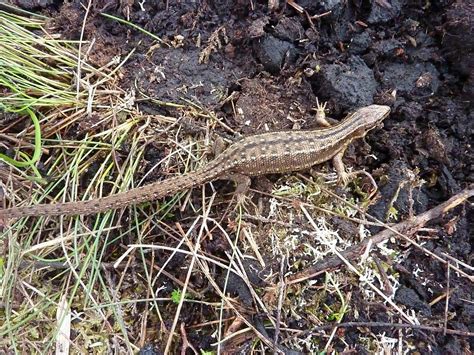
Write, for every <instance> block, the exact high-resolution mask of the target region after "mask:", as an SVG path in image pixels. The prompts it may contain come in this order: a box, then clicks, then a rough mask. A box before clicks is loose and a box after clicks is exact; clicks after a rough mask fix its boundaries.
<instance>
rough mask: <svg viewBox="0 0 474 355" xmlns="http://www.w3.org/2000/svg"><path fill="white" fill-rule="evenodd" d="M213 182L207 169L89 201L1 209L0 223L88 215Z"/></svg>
mask: <svg viewBox="0 0 474 355" xmlns="http://www.w3.org/2000/svg"><path fill="white" fill-rule="evenodd" d="M208 181H210V179H209V174H208V173H207V172H204V173H203V172H190V173H188V174H185V175H181V176H175V177H172V178H169V179H166V180H163V181H158V182H155V183H152V184H148V185H145V186H142V187H138V188H135V189H132V190H129V191H126V192H121V193H118V194H115V195H110V196H106V197H102V198H100V199H93V200H88V201H77V202H65V203H51V204H39V205H33V206H24V207H13V208H8V209H0V223H1V221H2V220H3V221H6V220H7V219H10V218H21V217H26V216H68V215H89V214H95V213H99V212H103V211H107V210H111V209H118V208H123V207H125V206H128V205H131V204H137V203H140V202H145V201H152V200H156V199H159V198H162V197H165V196H168V195H173V194H175V193H177V192H179V191H181V190H185V189H189V188H191V187H194V186H197V185H201V184H203V183H206V182H208Z"/></svg>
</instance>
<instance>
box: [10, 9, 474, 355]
mask: <svg viewBox="0 0 474 355" xmlns="http://www.w3.org/2000/svg"><path fill="white" fill-rule="evenodd" d="M14 2H15V3H16V5H17V6H19V7H22V8H24V9H28V10H30V11H36V12H41V13H43V14H46V15H48V16H50V17H51V18H53V19H54V20H53V21H52V22H51V23H50V26H51V28H54V30H55V31H56V32H61V33H62V35H63V36H64V38H68V39H79V36H80V33H81V27H82V22H83V19H84V15H85V10H84V7H83V6H82V5H81V4H80V3H79V2H78V1H71V2H66V3H63V2H61V1H27V0H21V1H20V0H18V1H14ZM141 3H142V5H139V2H133V1H128V2H127V1H93V2H92V8H91V9H90V12H89V14H88V18H87V22H86V27H85V33H84V38H85V39H87V40H91V39H93V38H94V39H95V45H94V48H93V50H92V51H91V53H90V56H89V60H90V61H91V62H92V63H94V64H96V65H97V66H100V65H103V64H104V63H106V62H108V61H109V60H110V59H111V58H112V57H113V56H121V57H122V58H123V57H124V56H125V55H127V54H128V53H129V52H130V51H131V50H132V49H135V52H134V54H133V55H132V56H131V57H130V59H129V60H128V62H127V63H126V64H125V66H124V67H123V69H122V78H123V79H122V82H121V84H120V86H121V87H122V88H124V89H127V88H129V89H132V88H135V90H136V92H137V93H140V94H143V96H145V95H146V97H149V98H153V99H156V100H160V101H161V102H173V103H183V102H185V100H190V101H192V102H196V103H199V105H201V107H204V108H205V109H206V110H209V111H213V112H215V114H216V115H217V117H219V118H220V119H222V120H223V122H225V124H226V125H227V127H229V128H230V129H225V128H222V127H219V128H216V132H215V133H216V134H217V135H221V136H225V137H230V136H234V134H233V132H237V133H240V134H252V133H255V132H261V131H263V130H265V129H269V130H279V129H283V128H286V129H288V128H295V127H296V128H312V127H315V126H317V124H316V123H315V120H314V112H315V111H314V108H315V106H316V98H318V99H319V101H320V102H322V101H327V102H328V104H327V110H328V112H330V114H331V116H332V117H334V118H337V119H339V118H341V117H343V115H344V114H345V113H346V112H349V111H350V110H352V109H354V108H357V107H360V106H364V105H369V104H372V103H377V104H386V105H390V106H391V108H392V113H391V115H390V117H389V118H388V119H386V121H385V125H384V128H383V129H381V130H378V131H377V132H376V133H374V134H369V135H368V137H367V139H366V143H363V142H360V143H358V144H355V147H352V148H351V149H350V150H349V152H348V154H347V157H346V158H345V161H346V162H347V164H348V165H349V166H357V167H358V168H360V169H362V168H364V169H366V170H367V171H370V172H372V173H373V175H374V177H375V178H376V179H377V181H378V182H379V187H380V191H379V194H380V195H379V198H378V201H377V203H375V204H373V205H372V206H371V207H370V209H369V212H370V213H372V214H373V215H374V216H376V217H378V218H380V219H384V220H386V217H387V213H388V212H389V209H390V208H395V209H396V210H397V211H398V216H397V219H398V220H404V219H406V218H408V217H409V216H410V214H411V213H414V214H417V213H420V212H423V211H426V210H427V209H429V208H432V207H433V206H436V205H438V204H439V203H441V202H443V201H445V200H447V199H448V198H449V197H451V196H452V195H453V194H455V193H457V192H459V191H460V190H461V189H463V188H465V187H467V186H468V185H469V184H472V183H473V182H474V169H473V151H472V142H473V133H474V109H473V105H472V99H473V97H474V56H473V53H474V33H473V28H474V16H473V14H474V4H473V3H470V2H468V1H454V2H453V1H446V0H435V1H406V0H392V1H384V0H380V1H363V0H353V1H349V2H347V1H340V0H333V1H310V0H298V1H296V4H297V5H299V7H300V8H301V9H302V11H301V12H299V11H297V7H296V6H292V5H291V4H295V3H294V2H290V1H288V2H284V1H280V2H278V1H277V2H276V3H279V5H280V6H279V8H277V9H273V10H270V9H269V8H268V6H267V5H268V3H270V2H267V1H246V0H238V1H229V0H205V1H195V2H192V1H146V2H145V1H144V2H141ZM100 12H106V13H108V14H112V15H115V16H117V17H122V18H123V17H125V16H128V17H129V20H130V22H132V23H134V24H136V25H138V26H140V27H142V28H144V29H146V30H147V31H149V32H152V33H153V34H155V35H157V36H159V37H160V38H161V39H162V40H164V41H166V42H167V43H172V46H171V47H167V46H164V45H160V46H158V45H157V42H156V41H155V40H154V39H152V38H150V37H149V36H147V35H146V34H144V33H141V32H139V31H137V30H134V29H132V28H131V27H129V26H126V25H124V24H119V23H117V22H115V21H112V20H109V19H106V18H104V17H102V16H101V15H100ZM319 15H321V16H319ZM139 108H140V110H142V111H143V112H146V113H149V114H163V115H167V116H173V115H176V109H175V108H173V107H170V106H166V105H160V104H156V102H154V101H152V100H146V99H143V100H141V101H139ZM196 124H197V125H198V126H199V124H200V123H199V122H197V123H196ZM198 128H199V127H198ZM156 154H161V153H159V152H158V153H157V152H156V151H154V150H153V147H150V151H149V152H147V154H146V155H145V156H146V157H149V158H150V161H151V162H152V161H153V160H154V159H153V158H152V157H153V156H155V155H156ZM374 156H376V157H377V158H376V159H374V158H373V157H374ZM155 159H157V158H155ZM413 175H416V180H417V181H421V180H424V183H423V184H419V185H417V186H415V188H414V186H413V184H410V183H406V182H407V181H408V182H409V181H412V182H413ZM269 179H270V180H271V181H272V182H276V181H277V179H278V177H269ZM262 181H263V183H265V180H262V179H258V181H257V182H255V181H254V184H257V185H261V184H262ZM267 185H268V184H267ZM218 186H220V187H221V188H222V189H223V190H222V191H224V190H225V191H227V188H228V187H229V186H228V185H227V184H225V183H223V184H222V185H218ZM229 189H230V188H229ZM395 195H396V196H397V198H396V199H395V202H394V203H393V205H392V204H391V201H393V200H394V196H395ZM264 201H266V200H264ZM264 203H265V202H264ZM264 208H268V207H264ZM472 212H473V211H472V208H470V207H469V206H468V205H464V206H462V207H458V208H456V209H455V210H454V211H452V212H451V213H449V214H447V215H446V216H444V217H443V218H440V219H439V220H436V221H434V223H431V224H430V225H429V227H430V228H431V229H430V230H429V231H427V232H421V233H420V235H419V236H418V238H420V240H421V241H422V242H423V243H424V247H425V248H427V249H429V250H430V251H433V252H435V253H436V254H438V255H443V253H446V254H449V255H451V256H452V257H454V258H457V259H459V260H461V261H463V262H465V263H467V264H471V265H472V255H473V254H472V234H473V233H472V223H473V222H472V221H473V218H472ZM180 213H181V212H180ZM180 213H177V218H186V216H189V215H190V214H192V211H182V214H180ZM215 213H216V216H218V215H219V213H218V211H215ZM453 220H454V221H455V222H454V223H455V227H453V228H448V226H450V225H452V223H453ZM333 222H334V224H335V225H336V226H337V227H338V228H339V229H341V230H342V231H343V233H347V234H349V235H350V234H351V233H354V228H353V227H352V226H347V225H344V223H343V222H337V221H333ZM296 223H299V222H298V221H296ZM450 223H451V224H450ZM229 230H231V226H230V225H229ZM448 230H449V232H447V231H448ZM260 232H261V236H262V238H263V237H264V236H265V234H266V231H265V225H262V227H261V231H260ZM373 232H376V230H375V229H374V230H373ZM157 242H158V239H157ZM309 242H311V243H313V244H314V243H317V241H314V240H312V241H309ZM219 243H221V244H219ZM267 243H268V241H267ZM392 247H393V248H395V249H397V250H399V251H400V252H401V253H402V254H403V255H404V258H403V259H402V260H401V261H400V262H399V263H395V264H394V265H393V267H394V269H395V270H396V271H397V273H398V278H399V279H398V282H399V283H400V286H399V288H398V290H397V292H396V294H395V297H394V302H395V303H397V305H399V306H400V307H406V308H407V309H411V310H414V312H415V314H416V316H417V317H418V319H420V320H421V321H422V323H423V324H428V325H435V326H441V327H442V324H443V320H444V319H445V317H446V316H448V320H447V327H448V328H452V329H458V330H464V331H471V332H472V331H474V326H473V324H474V323H473V321H472V319H473V318H472V317H473V315H474V306H473V303H472V283H470V282H467V281H466V279H465V278H463V277H461V276H459V275H457V274H456V273H455V272H451V273H450V279H449V289H450V292H451V296H450V299H449V306H448V315H446V314H445V305H446V304H445V300H444V299H443V301H442V302H435V303H433V302H432V301H433V300H434V299H435V298H436V297H437V296H439V295H441V294H443V292H446V290H447V287H448V286H447V285H448V279H447V277H448V276H447V275H448V273H447V269H446V267H445V266H444V265H442V264H440V263H439V262H437V261H435V260H433V259H432V258H431V257H429V256H427V255H424V254H422V253H420V252H419V251H416V250H414V249H413V247H411V246H409V245H405V244H403V243H399V242H396V241H392ZM204 248H205V249H206V250H207V251H208V252H209V253H211V254H213V255H218V256H221V257H225V255H226V254H225V252H226V248H227V247H226V244H225V243H224V242H222V239H221V238H216V240H215V241H213V242H210V241H208V242H206V244H205V246H204ZM262 250H263V251H262V253H265V249H262ZM263 257H264V258H265V260H268V265H269V266H271V267H272V268H273V270H275V268H277V269H276V270H278V267H279V260H274V259H273V257H272V255H271V254H267V255H263ZM157 260H158V258H157ZM109 261H111V262H113V259H112V258H111V260H109ZM173 262H174V263H176V264H175V265H168V268H169V269H170V270H176V273H175V275H174V276H175V277H177V278H180V279H184V277H185V276H186V275H185V274H180V272H179V267H178V266H179V265H180V263H182V262H184V259H182V260H179V259H178V258H175V259H173ZM245 267H246V268H247V269H248V270H249V274H250V275H253V276H254V279H253V280H251V281H252V282H253V283H254V286H255V287H264V286H265V285H266V286H265V287H269V284H268V280H267V283H266V284H265V283H262V281H261V280H262V279H263V278H264V276H262V274H265V272H267V273H268V272H269V270H266V271H265V270H260V272H261V273H262V274H258V275H257V274H256V273H255V271H254V270H255V269H258V267H257V266H255V265H254V267H252V265H251V264H250V263H249V265H246V266H245ZM215 272H216V281H217V282H218V283H219V284H222V285H223V283H224V276H225V274H222V275H220V274H219V273H220V271H215ZM323 279H324V278H321V277H318V278H316V279H315V280H314V281H315V282H317V283H321V282H322V281H324V280H323ZM201 281H202V288H203V289H205V288H206V287H207V286H208V285H207V283H206V282H205V280H201ZM193 282H194V286H195V287H199V285H200V283H199V282H200V281H199V276H196V279H195V280H193ZM272 282H273V286H275V285H276V283H277V282H278V277H277V278H274V279H273V281H272ZM168 283H169V281H168ZM228 283H229V285H230V286H229V292H230V293H231V294H232V295H233V296H234V297H235V300H236V302H237V303H238V304H239V307H241V308H242V309H241V311H242V312H244V313H245V312H248V313H247V314H249V315H250V316H249V319H252V320H253V322H254V323H253V325H254V327H256V328H257V329H259V330H262V331H263V332H265V333H267V334H268V336H269V338H270V339H273V336H274V334H273V333H272V332H270V331H269V330H268V328H266V329H267V330H265V328H264V327H263V325H264V324H266V321H267V319H264V318H263V319H262V318H260V316H259V315H258V314H253V313H252V307H254V306H255V305H254V304H253V298H252V295H251V294H250V293H249V290H248V288H247V287H246V286H245V284H244V283H242V282H241V281H240V280H238V279H237V277H235V280H234V279H231V280H228ZM270 284H271V282H270ZM167 287H169V288H170V289H173V286H172V285H168V286H167ZM347 287H349V286H348V285H347ZM293 292H296V291H295V290H293ZM311 292H316V289H313V290H312V291H311ZM313 296H314V295H313ZM313 296H311V297H313ZM286 297H299V296H298V295H297V294H296V293H295V294H287V295H286ZM305 297H309V298H308V299H311V297H310V296H305ZM314 297H316V296H314ZM325 297H328V298H327V299H325V300H324V302H322V303H320V306H321V305H322V304H323V303H325V304H330V303H331V299H330V297H329V296H328V295H326V296H325ZM331 297H336V296H334V295H332V296H331ZM209 298H210V299H214V300H216V299H218V295H215V294H214V295H212V294H211V295H209ZM332 301H333V302H335V301H337V298H334V299H333V300H332ZM272 302H274V301H272ZM184 307H185V308H184V309H183V311H182V313H183V317H182V318H181V319H180V321H182V322H184V323H185V324H201V323H204V322H205V321H206V319H207V318H206V316H207V315H208V313H209V312H210V309H206V308H205V307H204V308H203V307H198V306H192V304H186V305H185V306H184ZM350 308H351V310H350V311H349V312H348V313H347V314H346V316H345V318H344V321H371V322H377V321H380V322H393V323H398V322H399V319H398V318H397V316H396V315H395V314H394V313H393V312H391V311H389V310H388V309H387V305H385V304H383V303H380V304H373V303H368V302H367V301H366V300H365V299H364V295H363V294H362V293H357V292H356V291H354V296H353V298H352V300H351V306H350ZM244 309H245V310H244ZM164 312H166V309H165V310H164ZM170 312H172V311H170ZM206 312H207V313H206ZM173 314H174V313H171V314H170V315H168V316H166V314H165V318H168V319H172V317H173ZM286 321H287V324H286V325H285V327H288V328H293V329H299V330H302V331H306V330H308V329H310V328H311V327H314V326H315V324H312V323H311V322H310V321H309V320H308V319H298V318H296V317H295V318H294V319H291V318H287V319H286ZM156 322H157V320H156V319H155V320H150V321H149V323H148V326H149V327H150V328H153V327H159V325H157V324H158V323H156ZM440 324H441V325H440ZM209 329H210V328H206V327H203V328H202V329H200V328H196V327H193V328H191V329H189V330H188V331H187V336H188V341H189V342H190V343H192V344H193V345H194V346H195V347H196V348H200V349H212V347H211V346H210V344H211V343H213V342H214V341H215V339H214V338H212V337H211V334H210V333H209V332H210V330H209ZM371 331H372V332H374V333H377V332H378V333H380V334H382V333H385V336H386V337H388V338H394V339H397V338H398V337H399V336H401V333H400V330H398V329H393V328H375V329H371ZM148 334H149V335H150V336H149V338H148V339H147V341H148V343H147V345H146V346H145V347H144V348H143V349H142V353H143V354H152V353H159V352H160V351H162V350H163V349H164V345H163V343H162V342H161V341H160V339H159V338H158V336H157V337H156V338H155V337H153V335H154V334H155V335H157V334H156V332H152V331H150V332H149V333H148ZM327 334H329V333H327ZM367 334H368V330H367V329H366V328H352V329H351V330H346V331H345V332H339V333H338V336H336V338H335V339H334V341H333V344H332V349H333V350H334V351H337V352H343V351H356V352H358V353H359V352H360V353H369V352H372V351H374V349H371V348H369V347H368V346H367V345H366V343H364V340H363V339H364V337H365V336H367ZM289 335H291V334H289ZM289 335H288V334H285V336H289ZM320 335H321V334H320V333H314V334H313V335H312V337H313V338H312V341H313V342H315V343H320V344H325V342H326V340H327V338H325V339H326V340H324V339H323V338H319V337H320ZM403 336H404V337H406V339H407V340H406V341H407V342H408V343H409V344H410V346H411V347H412V349H413V350H412V351H413V352H414V353H417V352H418V353H435V354H436V353H445V352H448V353H450V354H462V353H469V352H470V351H472V346H473V345H474V343H472V339H473V338H470V339H471V341H469V338H467V337H462V336H457V335H443V334H442V333H430V332H429V331H411V332H410V331H408V332H406V331H403ZM251 341H252V340H251V339H248V340H247V341H243V342H242V344H240V346H239V347H238V348H236V349H234V350H235V352H237V351H239V352H241V353H246V352H247V351H249V349H250V348H249V346H250V343H251ZM282 349H285V352H287V353H297V352H296V351H297V350H298V351H301V352H302V353H307V352H310V351H311V350H310V348H309V347H304V346H303V347H302V348H300V349H295V348H293V347H292V346H290V345H288V344H287V345H282ZM319 349H320V351H321V350H322V348H319ZM230 352H232V351H229V353H230Z"/></svg>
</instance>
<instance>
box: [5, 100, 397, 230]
mask: <svg viewBox="0 0 474 355" xmlns="http://www.w3.org/2000/svg"><path fill="white" fill-rule="evenodd" d="M389 113H390V107H388V106H381V105H371V106H367V107H363V108H360V109H358V110H357V111H355V112H354V113H352V114H350V115H348V116H347V117H346V118H345V119H344V120H343V121H342V122H341V123H339V124H336V125H334V126H331V127H327V128H323V129H317V130H310V131H298V130H290V131H280V132H269V133H262V134H256V135H253V136H249V137H245V138H243V139H242V140H240V141H238V142H236V143H234V144H231V145H230V146H229V147H228V148H227V149H226V150H224V152H222V153H221V154H220V155H218V156H217V157H216V158H215V159H214V160H212V161H210V162H209V163H208V164H207V165H205V166H204V167H203V168H201V169H199V170H196V171H193V172H190V173H187V174H184V175H181V176H175V177H172V178H170V179H167V180H164V181H159V182H155V183H152V184H149V185H145V186H142V187H138V188H135V189H131V190H129V191H126V192H122V193H118V194H115V195H110V196H107V197H102V198H98V199H93V200H88V201H77V202H66V203H54V204H40V205H34V206H23V207H13V208H8V209H2V210H0V221H2V220H3V221H6V219H8V218H19V217H25V216H56V215H88V214H93V213H99V212H103V211H106V210H110V209H117V208H122V207H125V206H128V205H131V204H137V203H140V202H144V201H152V200H156V199H159V198H162V197H164V196H168V195H172V194H175V193H177V192H179V191H181V190H185V189H189V188H192V187H194V186H199V185H202V184H204V183H207V182H210V181H214V180H218V179H230V180H233V181H235V182H236V183H237V189H236V193H238V194H242V193H244V192H245V191H246V190H247V188H248V187H249V185H250V178H249V177H250V176H257V175H264V174H271V173H284V172H290V171H297V170H302V169H305V168H309V167H311V166H313V165H315V164H320V163H322V162H325V161H327V160H329V159H333V165H334V167H335V169H336V171H337V173H338V175H339V178H340V179H342V180H344V181H346V179H347V174H346V172H345V169H344V164H343V163H342V156H343V154H344V151H345V150H346V148H347V146H348V145H349V144H350V143H351V142H352V140H354V139H356V138H361V137H364V136H365V135H366V133H367V132H368V131H370V130H371V129H373V128H374V127H376V126H378V125H379V124H380V123H381V122H382V120H383V119H384V118H385V117H387V116H388V114H389Z"/></svg>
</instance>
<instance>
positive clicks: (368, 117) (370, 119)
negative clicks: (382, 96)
mask: <svg viewBox="0 0 474 355" xmlns="http://www.w3.org/2000/svg"><path fill="white" fill-rule="evenodd" d="M389 113H390V107H389V106H385V105H370V106H366V107H362V108H360V109H358V110H357V111H356V113H355V114H354V115H356V116H357V121H359V122H360V124H361V126H362V127H363V128H364V130H365V131H369V130H371V129H372V128H375V127H377V126H379V125H380V124H381V123H382V121H383V120H384V119H385V118H386V117H387V116H388V115H389ZM362 127H361V128H362Z"/></svg>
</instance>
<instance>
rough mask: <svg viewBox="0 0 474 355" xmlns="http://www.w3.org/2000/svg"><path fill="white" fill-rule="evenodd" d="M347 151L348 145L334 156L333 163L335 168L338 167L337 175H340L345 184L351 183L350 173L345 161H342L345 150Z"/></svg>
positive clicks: (340, 179)
mask: <svg viewBox="0 0 474 355" xmlns="http://www.w3.org/2000/svg"><path fill="white" fill-rule="evenodd" d="M345 151H346V147H344V148H343V149H341V150H340V151H339V152H338V153H337V154H336V155H335V156H334V157H333V158H332V165H333V166H334V169H336V172H337V176H338V177H339V181H340V182H342V184H343V185H344V186H346V185H347V184H348V183H349V174H348V173H347V172H346V168H345V166H344V163H343V162H342V157H343V156H344V152H345Z"/></svg>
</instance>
